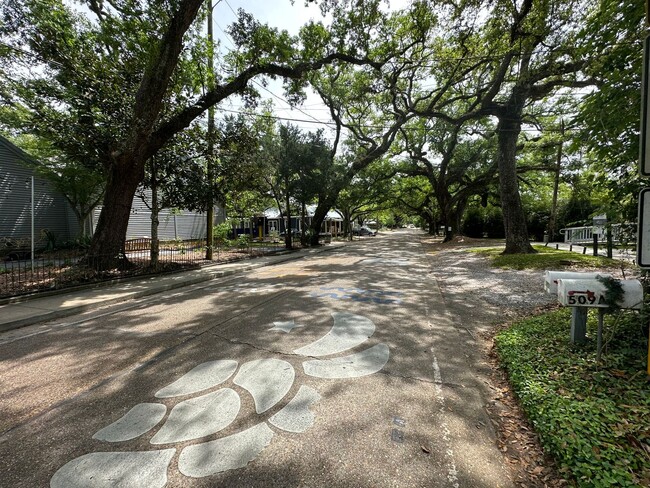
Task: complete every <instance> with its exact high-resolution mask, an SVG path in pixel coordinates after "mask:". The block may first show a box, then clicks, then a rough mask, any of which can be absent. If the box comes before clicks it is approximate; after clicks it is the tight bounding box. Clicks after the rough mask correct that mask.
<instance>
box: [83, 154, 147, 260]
mask: <svg viewBox="0 0 650 488" xmlns="http://www.w3.org/2000/svg"><path fill="white" fill-rule="evenodd" d="M143 178H144V164H143V163H136V162H135V161H132V160H130V159H129V158H124V159H123V160H122V161H120V162H119V163H116V164H114V165H113V166H111V168H110V174H109V178H108V182H107V184H106V194H105V196H104V202H103V205H104V209H102V212H101V214H100V216H99V221H98V222H97V229H96V230H95V235H94V237H93V240H92V242H91V245H90V249H89V250H88V257H87V259H86V263H87V264H88V265H89V266H91V267H93V268H95V269H100V270H106V269H114V268H117V267H121V266H126V265H127V260H126V256H125V255H124V240H125V237H126V231H127V228H128V226H129V216H130V213H131V206H132V204H133V196H134V195H135V191H136V189H137V188H138V184H139V183H140V181H142V179H143ZM106 209H110V211H106Z"/></svg>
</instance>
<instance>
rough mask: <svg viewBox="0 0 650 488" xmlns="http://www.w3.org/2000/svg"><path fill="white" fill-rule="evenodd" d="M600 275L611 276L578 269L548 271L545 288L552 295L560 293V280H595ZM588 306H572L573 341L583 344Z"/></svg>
mask: <svg viewBox="0 0 650 488" xmlns="http://www.w3.org/2000/svg"><path fill="white" fill-rule="evenodd" d="M598 276H602V277H607V278H610V277H611V275H609V274H601V273H580V272H576V271H546V273H544V290H545V291H546V293H548V294H550V295H557V294H558V283H559V281H560V280H569V279H573V280H576V279H583V280H595V279H596V278H597V277H598ZM587 310H588V309H587V308H585V307H576V306H573V307H571V334H570V337H571V342H572V343H577V344H582V343H584V342H585V341H586V340H587Z"/></svg>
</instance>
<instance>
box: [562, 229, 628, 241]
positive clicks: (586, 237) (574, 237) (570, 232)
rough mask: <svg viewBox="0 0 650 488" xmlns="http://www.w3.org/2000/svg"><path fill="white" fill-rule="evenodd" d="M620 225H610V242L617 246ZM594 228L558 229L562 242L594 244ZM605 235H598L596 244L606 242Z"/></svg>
mask: <svg viewBox="0 0 650 488" xmlns="http://www.w3.org/2000/svg"><path fill="white" fill-rule="evenodd" d="M621 227H622V226H621V224H612V242H613V243H615V244H618V243H619V242H620V235H621ZM593 232H594V227H593V226H592V225H588V226H585V227H568V228H566V229H560V234H562V235H563V236H564V242H570V243H571V244H591V243H593V242H594V234H593ZM606 241H607V234H606V233H605V232H603V233H602V234H598V242H606Z"/></svg>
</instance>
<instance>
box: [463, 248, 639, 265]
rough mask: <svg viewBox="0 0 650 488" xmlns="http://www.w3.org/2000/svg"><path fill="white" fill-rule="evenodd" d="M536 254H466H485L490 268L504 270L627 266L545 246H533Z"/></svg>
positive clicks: (489, 250) (496, 251)
mask: <svg viewBox="0 0 650 488" xmlns="http://www.w3.org/2000/svg"><path fill="white" fill-rule="evenodd" d="M533 247H534V248H535V250H536V251H537V254H506V255H503V254H501V253H502V252H503V248H478V249H469V250H468V252H475V253H479V254H485V255H488V256H490V257H491V258H492V266H494V267H497V268H505V269H555V270H561V269H562V268H572V267H580V268H603V267H607V268H610V267H619V268H620V267H621V266H622V265H625V266H629V265H628V264H627V263H624V262H622V261H620V260H614V259H608V258H604V257H601V256H588V255H586V254H579V253H576V252H571V251H562V250H556V249H553V248H550V247H545V246H533Z"/></svg>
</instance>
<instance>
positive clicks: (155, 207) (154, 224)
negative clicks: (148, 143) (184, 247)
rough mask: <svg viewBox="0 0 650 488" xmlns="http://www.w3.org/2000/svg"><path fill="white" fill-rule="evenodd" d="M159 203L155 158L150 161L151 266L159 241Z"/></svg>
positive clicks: (156, 258)
mask: <svg viewBox="0 0 650 488" xmlns="http://www.w3.org/2000/svg"><path fill="white" fill-rule="evenodd" d="M159 215H160V205H159V204H158V178H157V172H156V162H155V158H152V161H151V250H150V258H151V266H152V267H155V266H156V265H157V264H158V256H159V254H160V243H159V242H158V225H159V224H160V218H159Z"/></svg>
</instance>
